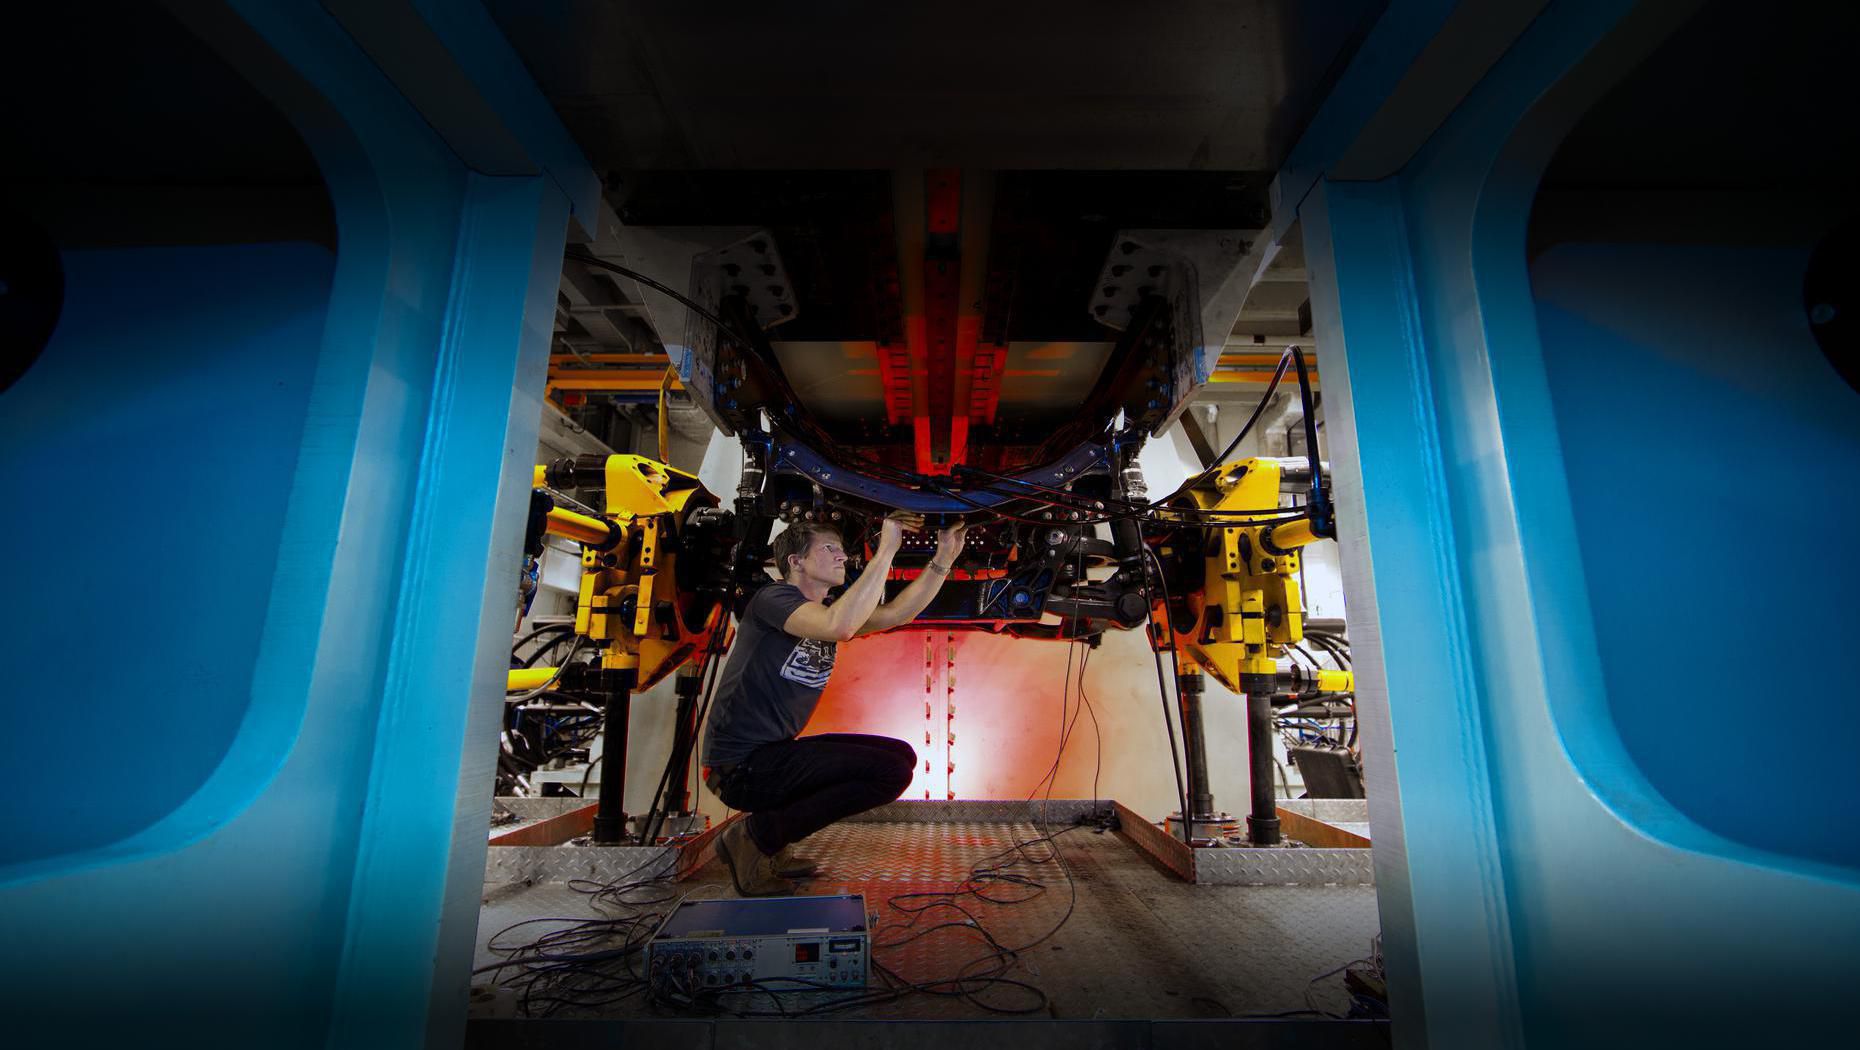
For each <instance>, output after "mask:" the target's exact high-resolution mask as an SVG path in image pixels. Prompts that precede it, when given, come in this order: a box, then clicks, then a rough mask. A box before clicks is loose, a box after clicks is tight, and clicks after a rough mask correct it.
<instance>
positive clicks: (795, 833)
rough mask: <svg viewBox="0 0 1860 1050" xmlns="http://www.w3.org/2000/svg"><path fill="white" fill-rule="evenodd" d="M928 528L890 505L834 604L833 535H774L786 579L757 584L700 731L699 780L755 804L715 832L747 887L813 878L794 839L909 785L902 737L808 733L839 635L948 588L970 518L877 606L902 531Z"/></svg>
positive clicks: (781, 889) (885, 621)
mask: <svg viewBox="0 0 1860 1050" xmlns="http://www.w3.org/2000/svg"><path fill="white" fill-rule="evenodd" d="M922 525H923V518H922V516H921V515H915V514H905V513H900V512H894V513H892V514H890V515H887V516H886V518H885V521H884V524H883V526H882V527H881V528H880V532H879V540H878V549H877V551H875V552H874V553H873V555H872V560H871V562H870V563H869V564H868V565H866V567H865V571H864V572H862V573H860V575H859V579H858V581H857V582H855V583H854V584H853V585H852V586H851V587H848V588H847V589H846V593H845V594H842V595H841V596H840V597H839V599H838V600H837V601H835V602H834V603H833V604H832V605H830V606H829V605H826V604H824V602H823V601H822V599H824V598H825V597H826V596H827V592H828V590H829V589H831V588H834V587H838V586H840V585H841V584H844V583H845V582H846V551H845V550H844V549H843V548H842V547H841V543H842V540H841V538H840V535H839V533H838V532H837V531H835V530H833V529H831V528H828V527H826V526H824V525H815V524H812V523H808V522H797V523H795V524H793V525H790V526H789V527H788V528H787V530H786V531H784V532H782V534H781V535H779V536H777V537H775V564H776V565H777V566H778V567H779V568H780V569H781V573H782V582H780V583H776V584H771V585H769V586H767V587H764V588H762V589H761V590H760V591H757V592H756V595H755V597H753V598H751V599H750V601H749V606H748V608H746V609H744V610H743V615H742V619H741V621H740V622H739V623H738V625H737V633H736V641H735V643H734V644H733V645H732V646H731V647H730V658H729V660H728V661H727V662H726V663H725V664H724V665H723V676H722V679H721V680H720V681H719V683H718V687H717V699H716V709H715V713H714V714H713V715H712V716H711V719H710V728H709V731H708V732H707V733H706V735H705V738H704V783H705V784H706V785H708V786H709V787H710V790H711V791H712V793H714V794H715V795H716V796H717V797H718V798H720V799H722V800H723V803H724V805H727V806H729V807H730V808H732V809H740V810H743V811H744V812H745V813H746V814H747V816H746V817H745V818H744V819H742V820H739V821H737V822H735V823H734V824H732V825H730V827H729V828H728V829H727V830H726V831H725V832H724V833H723V834H722V835H721V836H719V837H718V839H717V855H718V856H719V857H721V858H722V859H723V862H724V863H725V864H726V865H728V866H729V868H730V877H731V879H732V880H733V881H734V882H735V883H736V889H737V892H738V893H741V894H743V895H744V896H746V897H768V896H775V895H779V894H788V893H793V892H794V883H793V882H791V881H789V880H790V879H794V878H803V877H805V876H808V875H812V874H813V873H814V870H815V865H814V863H813V862H812V861H809V860H807V859H806V858H805V857H799V856H796V855H794V854H793V853H792V852H791V851H790V850H789V844H790V843H793V842H798V841H799V840H801V839H803V838H806V837H807V836H808V835H811V834H813V833H814V832H816V831H819V830H820V829H821V828H824V827H826V826H827V825H828V824H831V823H833V822H834V821H836V820H839V819H840V818H841V817H846V816H850V815H851V814H854V813H862V812H864V811H866V810H868V809H872V808H873V807H875V806H882V805H884V804H885V803H887V802H890V801H892V800H894V799H896V798H897V797H898V796H899V795H901V794H903V793H904V789H905V788H907V787H909V786H910V783H911V776H912V774H913V772H914V771H915V770H916V768H917V752H916V751H915V750H914V749H913V748H912V747H911V745H909V744H907V743H905V742H904V741H902V740H894V739H892V738H890V737H883V736H865V735H862V734H858V733H823V734H821V735H819V736H810V737H801V736H800V732H801V730H802V728H803V727H805V726H806V725H807V720H808V718H809V717H810V716H811V715H812V714H813V713H814V705H815V704H817V703H819V701H820V691H821V690H822V689H823V688H824V687H825V686H826V684H827V677H828V676H829V675H831V674H832V673H833V660H834V654H835V652H836V650H837V647H838V643H840V642H844V641H848V640H850V639H852V638H854V637H856V636H858V635H861V634H870V633H872V632H874V631H883V630H885V629H887V628H891V627H896V626H898V625H900V624H905V623H909V622H910V621H911V620H913V619H915V618H916V616H917V614H918V613H920V612H922V611H923V610H924V608H925V607H926V606H928V605H929V604H930V600H931V599H932V598H934V597H935V596H936V592H937V591H939V590H941V589H942V587H943V581H944V580H945V579H946V578H948V576H949V571H950V569H951V568H953V567H954V565H955V561H956V557H957V556H958V555H960V554H961V553H962V545H963V534H964V532H965V531H966V530H967V528H968V526H966V525H964V524H962V523H957V524H955V525H951V526H949V527H948V528H946V529H942V530H941V531H939V532H938V533H937V549H936V556H935V557H933V558H932V559H931V561H930V564H929V566H928V567H927V568H926V569H924V571H923V572H922V573H921V574H919V575H918V577H917V579H915V580H913V581H911V584H910V586H908V587H906V588H904V590H902V591H900V592H899V593H898V596H897V597H896V598H894V599H892V600H891V601H890V602H886V603H883V604H881V603H880V600H881V599H882V598H884V596H885V577H886V576H888V575H890V573H891V560H892V558H893V557H895V556H896V555H897V553H898V548H899V547H900V546H901V545H902V544H903V542H904V533H905V530H906V529H916V528H920V527H921V526H922Z"/></svg>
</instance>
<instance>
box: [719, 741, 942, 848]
mask: <svg viewBox="0 0 1860 1050" xmlns="http://www.w3.org/2000/svg"><path fill="white" fill-rule="evenodd" d="M916 769H917V752H916V750H915V749H913V748H912V747H911V745H909V744H907V743H905V742H904V741H902V740H894V739H892V738H891V737H888V736H865V735H862V734H859V733H822V734H821V735H819V736H806V737H801V738H799V739H796V740H783V741H780V742H778V743H774V744H764V745H762V746H761V747H759V748H756V749H755V750H754V751H753V752H751V753H750V755H749V757H748V758H746V759H744V760H743V761H742V762H740V763H738V764H737V765H735V766H732V767H731V768H730V769H729V771H728V772H726V773H725V774H724V775H723V776H722V778H721V779H720V780H719V782H718V783H717V785H716V788H715V790H716V792H717V797H718V798H720V799H722V800H723V804H724V805H726V806H729V807H730V808H731V809H740V810H742V811H744V812H745V813H748V814H749V817H748V826H749V837H750V838H752V839H754V840H755V842H756V846H757V847H759V848H760V849H761V850H762V852H763V853H767V854H774V853H775V852H776V851H778V850H780V849H781V848H782V847H783V846H786V845H788V844H789V843H791V842H798V841H800V840H801V839H804V838H806V837H807V836H809V835H811V834H813V833H814V832H816V831H819V830H820V829H821V828H824V827H826V826H827V825H828V824H831V823H833V822H834V821H836V820H839V819H840V818H841V817H847V816H851V815H852V814H854V813H863V812H865V811H866V810H868V809H872V808H874V807H876V806H882V805H884V804H885V803H887V802H891V801H893V800H895V799H896V798H897V797H898V796H899V795H902V794H904V789H905V788H908V787H910V786H911V775H912V774H913V773H914V772H915V771H916Z"/></svg>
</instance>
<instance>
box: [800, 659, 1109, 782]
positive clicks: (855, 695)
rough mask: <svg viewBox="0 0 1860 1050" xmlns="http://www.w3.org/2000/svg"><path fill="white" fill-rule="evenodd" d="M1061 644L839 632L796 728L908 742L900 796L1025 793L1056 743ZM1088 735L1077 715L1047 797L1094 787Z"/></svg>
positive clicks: (1047, 764)
mask: <svg viewBox="0 0 1860 1050" xmlns="http://www.w3.org/2000/svg"><path fill="white" fill-rule="evenodd" d="M1067 648H1068V647H1067V646H1066V645H1063V644H1056V643H1050V642H1033V641H1025V640H1017V639H1011V638H1003V637H999V636H995V635H988V634H980V633H974V632H967V633H956V634H954V635H952V634H951V633H949V632H946V631H931V632H926V631H908V632H892V633H890V634H882V635H875V636H873V637H870V638H860V639H857V640H855V641H851V642H847V643H845V644H843V645H842V646H840V651H839V657H838V662H837V664H836V665H835V667H834V671H833V678H832V680H831V681H829V682H828V684H827V688H826V691H825V692H824V693H823V694H822V695H821V698H820V706H819V707H818V708H817V709H816V710H815V712H814V717H813V719H812V721H810V722H809V723H808V725H807V728H806V729H805V730H804V731H803V735H812V734H815V733H875V734H878V735H881V736H890V737H896V738H897V739H900V740H903V741H905V742H906V743H908V744H910V745H911V746H912V747H913V748H915V749H916V750H917V755H918V762H917V770H916V775H915V778H914V779H913V780H912V782H911V786H910V787H909V788H908V789H907V790H906V792H905V794H904V797H905V798H907V799H922V798H925V797H928V798H932V799H943V798H948V797H952V794H953V797H955V798H978V799H980V798H992V799H1014V798H1026V797H1027V796H1028V794H1029V792H1032V791H1033V790H1034V787H1035V785H1036V784H1037V783H1038V782H1039V780H1040V778H1041V777H1042V776H1044V775H1045V773H1046V771H1047V769H1048V768H1049V767H1050V766H1051V765H1052V763H1053V756H1054V754H1055V752H1057V751H1058V748H1059V736H1060V723H1059V716H1060V689H1061V685H1062V682H1063V680H1064V677H1065V668H1066V651H1067ZM952 650H953V660H954V662H953V664H952V662H951V660H952ZM1082 652H1083V649H1082V648H1081V649H1079V650H1077V651H1076V652H1075V654H1074V661H1075V662H1074V665H1073V667H1074V674H1075V675H1076V673H1077V662H1076V661H1077V659H1078V656H1079V654H1082ZM1077 703H1078V701H1077V691H1076V689H1074V690H1072V693H1071V704H1072V706H1073V708H1075V709H1076V706H1077ZM1103 715H1104V705H1102V704H1100V717H1103ZM1094 744H1095V741H1094V739H1093V735H1092V731H1091V722H1090V719H1089V718H1088V717H1081V718H1080V719H1079V721H1078V723H1077V726H1076V728H1075V729H1074V731H1073V737H1072V741H1071V743H1070V744H1069V745H1068V747H1067V752H1066V757H1065V761H1064V762H1063V764H1062V765H1061V767H1060V776H1059V779H1058V782H1057V784H1056V785H1055V786H1054V788H1053V792H1052V794H1053V797H1054V798H1089V797H1091V778H1092V766H1093V758H1094V755H1093V747H1094ZM926 765H927V766H928V769H927V770H926V768H925V767H926ZM952 766H953V769H952ZM926 792H927V793H928V794H927V795H926Z"/></svg>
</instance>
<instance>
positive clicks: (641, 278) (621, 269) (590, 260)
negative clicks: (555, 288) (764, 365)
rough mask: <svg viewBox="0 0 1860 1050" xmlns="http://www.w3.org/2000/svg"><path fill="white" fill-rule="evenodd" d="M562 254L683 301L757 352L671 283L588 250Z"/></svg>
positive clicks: (740, 342) (719, 330)
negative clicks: (602, 257) (609, 260)
mask: <svg viewBox="0 0 1860 1050" xmlns="http://www.w3.org/2000/svg"><path fill="white" fill-rule="evenodd" d="M562 254H563V256H564V257H565V258H569V259H573V260H575V261H576V262H578V263H582V264H584V265H587V266H598V267H600V268H601V269H603V270H610V271H612V272H614V273H617V274H619V275H620V276H622V277H626V278H630V279H632V280H635V281H638V282H639V283H640V284H643V285H645V286H646V287H648V288H651V289H652V290H654V291H656V292H659V293H661V294H664V295H669V296H671V297H672V298H673V299H676V300H678V301H679V302H680V303H683V304H684V307H685V309H687V310H690V311H691V312H692V313H694V314H697V315H698V316H699V317H702V318H703V319H704V320H706V321H709V322H710V323H711V324H712V325H714V326H715V327H716V329H717V331H718V333H719V334H721V335H726V336H729V337H730V339H731V340H732V341H734V342H735V343H736V344H737V345H738V346H741V347H742V348H744V349H745V350H748V351H749V352H750V353H752V354H753V353H757V350H756V347H755V345H754V344H753V343H751V342H750V341H749V340H747V339H745V338H743V337H742V336H740V335H738V334H736V330H735V329H733V328H731V327H730V326H729V325H728V324H727V323H725V322H724V320H723V318H721V317H718V316H717V315H716V314H714V313H711V312H710V310H709V309H708V308H706V307H704V306H702V305H700V304H699V303H697V302H695V301H694V300H692V299H690V298H689V297H687V296H686V295H685V294H684V293H682V292H678V291H674V290H673V289H672V287H671V286H670V285H666V284H661V283H659V282H658V281H655V280H653V279H652V278H650V277H647V276H646V275H645V274H643V273H640V272H639V271H638V270H634V269H631V268H629V267H625V266H621V265H620V264H619V263H613V262H608V261H607V260H606V259H601V258H597V257H595V256H593V255H590V254H588V253H586V252H576V251H569V252H563V253H562Z"/></svg>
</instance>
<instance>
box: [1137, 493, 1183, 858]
mask: <svg viewBox="0 0 1860 1050" xmlns="http://www.w3.org/2000/svg"><path fill="white" fill-rule="evenodd" d="M1142 530H1143V527H1142V526H1141V525H1138V526H1137V537H1138V539H1139V541H1141V542H1140V543H1139V546H1141V547H1142V549H1143V553H1144V554H1146V555H1148V557H1149V559H1150V562H1151V564H1153V565H1155V566H1156V582H1157V583H1158V584H1159V585H1160V586H1161V587H1162V592H1163V622H1162V623H1161V624H1157V623H1155V619H1156V613H1155V609H1156V600H1155V598H1154V597H1152V596H1151V594H1150V580H1149V574H1148V573H1147V572H1146V573H1144V574H1143V601H1144V607H1145V608H1147V609H1149V610H1150V621H1151V627H1152V628H1154V627H1161V628H1162V630H1164V631H1167V632H1169V659H1170V661H1171V662H1172V663H1173V662H1174V660H1175V637H1174V629H1173V628H1172V627H1170V625H1169V622H1168V620H1169V581H1167V580H1165V579H1163V571H1162V561H1161V559H1159V558H1157V557H1156V554H1155V552H1153V551H1151V550H1150V545H1149V541H1148V540H1147V539H1145V538H1144V537H1143V531H1142ZM1150 656H1151V658H1152V659H1154V660H1155V662H1156V691H1157V695H1158V697H1159V698H1160V699H1161V700H1162V709H1163V730H1164V732H1165V733H1167V735H1168V737H1169V764H1170V766H1171V768H1172V769H1173V770H1174V771H1175V791H1176V794H1177V795H1179V796H1181V799H1182V831H1183V836H1182V841H1184V842H1187V841H1188V840H1189V838H1190V837H1191V836H1190V835H1189V834H1188V832H1189V830H1190V825H1191V824H1192V823H1193V821H1194V819H1195V818H1194V813H1193V811H1192V810H1191V809H1190V808H1189V797H1188V785H1187V784H1186V783H1185V782H1184V781H1183V780H1182V755H1181V753H1180V752H1179V751H1177V750H1176V746H1175V724H1174V722H1173V721H1172V720H1171V717H1170V714H1169V687H1168V686H1167V685H1165V684H1164V683H1163V669H1162V653H1161V651H1160V650H1158V649H1157V648H1156V646H1155V645H1154V644H1151V646H1150ZM1181 677H1182V671H1181V665H1179V664H1177V665H1176V679H1177V680H1178V681H1180V680H1181ZM1182 728H1183V730H1184V732H1186V731H1187V729H1188V727H1187V726H1183V727H1182ZM1187 740H1188V738H1187V737H1186V736H1184V737H1183V745H1184V746H1187Z"/></svg>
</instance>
